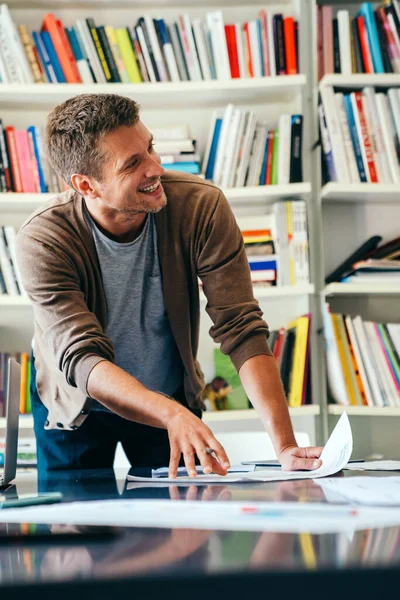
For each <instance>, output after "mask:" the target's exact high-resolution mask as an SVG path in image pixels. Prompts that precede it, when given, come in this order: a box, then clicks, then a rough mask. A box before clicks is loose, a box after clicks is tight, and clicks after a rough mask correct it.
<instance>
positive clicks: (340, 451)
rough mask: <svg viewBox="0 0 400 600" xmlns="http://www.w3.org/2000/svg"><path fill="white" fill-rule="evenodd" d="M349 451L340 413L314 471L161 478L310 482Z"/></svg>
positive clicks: (337, 468)
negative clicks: (318, 465) (302, 480)
mask: <svg viewBox="0 0 400 600" xmlns="http://www.w3.org/2000/svg"><path fill="white" fill-rule="evenodd" d="M352 450H353V436H352V434H351V427H350V422H349V419H348V416H347V414H346V413H343V414H342V416H341V417H340V419H339V421H338V422H337V424H336V427H335V429H334V430H333V431H332V433H331V435H330V438H329V440H328V441H327V443H326V446H325V448H324V449H323V451H322V454H321V457H320V458H321V460H322V465H321V466H320V467H319V468H318V469H316V470H315V471H282V470H281V469H280V468H275V467H274V468H273V469H260V470H257V471H254V472H251V473H240V474H237V473H236V474H234V473H231V474H228V475H225V476H222V475H215V474H214V473H212V474H211V475H197V477H188V476H179V475H178V477H177V478H176V479H170V478H169V477H163V478H162V481H163V483H165V482H168V483H175V484H178V485H179V484H181V483H196V484H197V485H201V484H203V483H204V484H205V483H216V482H220V483H224V484H225V483H251V482H255V481H285V480H288V479H313V478H315V477H327V476H328V475H333V474H334V473H337V472H338V471H340V470H341V469H343V467H344V466H345V465H346V464H347V462H348V460H349V458H350V456H351V453H352ZM127 479H128V480H129V481H141V482H143V481H146V482H148V483H149V484H151V485H153V484H154V483H155V482H157V478H155V479H153V478H151V477H137V476H135V475H129V474H128V475H127Z"/></svg>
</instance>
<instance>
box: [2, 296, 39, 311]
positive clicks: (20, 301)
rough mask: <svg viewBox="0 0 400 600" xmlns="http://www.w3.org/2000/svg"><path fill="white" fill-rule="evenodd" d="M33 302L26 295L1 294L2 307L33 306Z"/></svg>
mask: <svg viewBox="0 0 400 600" xmlns="http://www.w3.org/2000/svg"><path fill="white" fill-rule="evenodd" d="M31 306H32V305H31V302H30V300H29V298H27V297H26V296H9V295H8V294H3V295H1V296H0V308H1V309H4V308H19V307H21V308H26V307H29V308H30V307H31Z"/></svg>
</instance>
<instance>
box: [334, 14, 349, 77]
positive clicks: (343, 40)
mask: <svg viewBox="0 0 400 600" xmlns="http://www.w3.org/2000/svg"><path fill="white" fill-rule="evenodd" d="M336 16H337V19H338V28H339V55H340V72H341V73H342V74H343V75H351V72H352V71H351V49H350V48H351V46H350V16H349V11H348V10H338V11H337V14H336Z"/></svg>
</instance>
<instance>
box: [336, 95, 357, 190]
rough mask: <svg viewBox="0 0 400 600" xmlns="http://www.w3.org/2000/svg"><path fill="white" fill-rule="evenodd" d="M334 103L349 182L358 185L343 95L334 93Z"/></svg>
mask: <svg viewBox="0 0 400 600" xmlns="http://www.w3.org/2000/svg"><path fill="white" fill-rule="evenodd" d="M335 102H336V109H337V112H338V115H339V122H340V127H341V130H342V136H343V145H344V150H345V154H346V160H347V164H348V166H349V171H350V180H351V182H352V183H359V182H360V175H359V173H358V168H357V162H356V157H355V154H354V148H353V143H352V141H351V135H350V129H349V123H348V120H347V114H346V109H345V106H344V98H343V94H342V93H341V92H336V93H335Z"/></svg>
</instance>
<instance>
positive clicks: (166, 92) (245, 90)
mask: <svg viewBox="0 0 400 600" xmlns="http://www.w3.org/2000/svg"><path fill="white" fill-rule="evenodd" d="M305 84H306V77H305V76H304V75H279V76H276V77H253V78H243V79H230V80H228V81H219V80H214V81H182V82H179V83H172V82H166V83H163V82H161V83H138V84H129V83H109V84H98V83H96V84H92V85H86V84H83V83H69V84H56V83H50V84H49V83H43V84H30V85H24V84H18V83H14V84H0V105H1V106H5V107H7V106H9V107H10V108H12V109H13V110H18V109H20V110H26V99H27V98H29V102H30V105H31V106H32V105H33V106H40V107H41V108H46V109H51V108H52V107H53V106H54V105H55V104H57V103H59V102H63V101H65V100H67V99H68V98H72V97H73V96H76V95H77V94H82V93H85V94H119V95H121V96H127V97H130V98H133V99H134V100H137V101H138V102H139V103H140V104H142V105H145V106H146V109H148V108H155V107H157V108H158V107H159V106H160V98H162V102H163V105H164V106H166V105H168V106H173V107H174V108H177V107H187V106H188V104H189V105H190V103H191V102H193V101H195V102H196V104H197V106H199V103H201V102H204V101H206V102H207V106H208V107H210V106H219V105H221V103H224V102H225V103H227V102H246V103H247V104H248V103H251V102H265V101H266V98H267V97H268V99H273V98H274V97H279V101H280V102H283V101H284V100H285V99H286V100H291V99H292V98H293V95H296V94H298V92H299V91H300V90H301V89H302V88H303V87H304V86H305ZM285 95H286V98H285Z"/></svg>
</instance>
